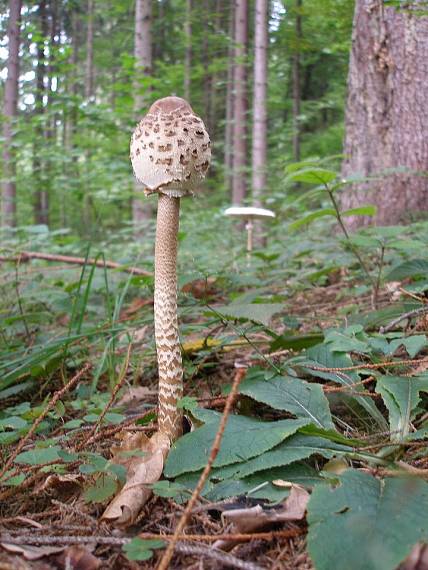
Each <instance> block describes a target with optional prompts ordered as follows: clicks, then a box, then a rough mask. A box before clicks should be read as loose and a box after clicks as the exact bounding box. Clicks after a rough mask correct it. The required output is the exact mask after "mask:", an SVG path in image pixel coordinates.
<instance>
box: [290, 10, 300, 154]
mask: <svg viewBox="0 0 428 570" xmlns="http://www.w3.org/2000/svg"><path fill="white" fill-rule="evenodd" d="M301 10H302V0H296V16H295V33H296V46H295V51H294V54H293V60H292V74H293V159H294V160H295V162H299V160H300V124H299V115H300V43H301V39H302V13H301Z"/></svg>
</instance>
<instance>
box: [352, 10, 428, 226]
mask: <svg viewBox="0 0 428 570" xmlns="http://www.w3.org/2000/svg"><path fill="white" fill-rule="evenodd" d="M423 4H424V2H423V0H414V1H413V2H411V3H409V5H408V6H407V9H406V10H405V11H404V10H403V11H399V10H397V9H395V8H393V7H386V6H385V5H384V3H383V1H382V0H357V2H356V7H355V16H354V32H353V40H352V52H351V61H350V68H349V78H348V91H349V93H348V101H347V111H346V137H345V149H344V152H345V155H346V157H347V158H346V159H345V161H344V163H343V175H344V177H349V176H351V175H355V176H362V177H367V176H381V178H379V179H377V178H376V179H373V180H370V181H368V182H361V183H359V182H358V183H355V184H353V185H352V186H350V187H348V188H347V190H346V191H345V192H344V193H343V195H342V207H343V208H352V207H356V206H358V205H361V204H364V203H372V204H375V205H376V206H377V208H378V212H377V215H376V218H375V221H376V223H378V224H380V225H389V224H396V223H400V222H405V221H409V220H411V219H412V218H415V217H417V216H418V214H420V212H421V211H427V210H428V178H427V177H426V176H420V175H419V176H418V175H417V173H416V171H418V172H421V171H426V170H427V164H428V136H427V133H428V97H427V93H428V17H426V16H424V15H421V14H418V12H419V9H420V10H421V11H422V9H423ZM398 168H400V169H403V168H404V169H406V172H397V171H396V172H389V173H388V172H385V171H388V170H389V169H398ZM348 219H349V218H348ZM369 222H370V219H368V218H360V217H358V218H355V219H350V227H351V228H356V227H358V226H361V225H367V224H368V223H369Z"/></svg>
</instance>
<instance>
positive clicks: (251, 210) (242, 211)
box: [224, 206, 275, 220]
mask: <svg viewBox="0 0 428 570" xmlns="http://www.w3.org/2000/svg"><path fill="white" fill-rule="evenodd" d="M224 215H225V216H236V217H238V218H245V219H246V220H248V219H255V218H275V212H272V210H266V209H265V208H256V207H254V206H232V207H231V208H228V209H227V210H225V211H224Z"/></svg>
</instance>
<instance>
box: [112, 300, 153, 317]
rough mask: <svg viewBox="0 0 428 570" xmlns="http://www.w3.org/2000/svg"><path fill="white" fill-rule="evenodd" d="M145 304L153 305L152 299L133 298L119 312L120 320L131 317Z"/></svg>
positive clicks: (145, 305)
mask: <svg viewBox="0 0 428 570" xmlns="http://www.w3.org/2000/svg"><path fill="white" fill-rule="evenodd" d="M147 305H153V299H139V298H137V299H134V300H133V301H131V303H130V304H129V305H128V306H127V307H125V309H123V310H122V311H121V312H120V317H119V318H120V320H121V321H123V320H126V319H129V318H131V317H133V316H134V315H135V314H136V313H138V312H139V311H140V310H141V309H143V308H144V307H147Z"/></svg>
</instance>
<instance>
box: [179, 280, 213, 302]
mask: <svg viewBox="0 0 428 570" xmlns="http://www.w3.org/2000/svg"><path fill="white" fill-rule="evenodd" d="M215 282H216V278H215V277H208V278H207V279H195V280H194V281H190V282H189V283H186V284H185V285H184V286H183V287H182V288H181V290H182V292H183V293H190V294H191V295H193V296H194V297H195V299H205V298H206V297H213V296H215V295H216V293H217V292H218V291H217V289H216V287H215V286H214V284H215Z"/></svg>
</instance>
